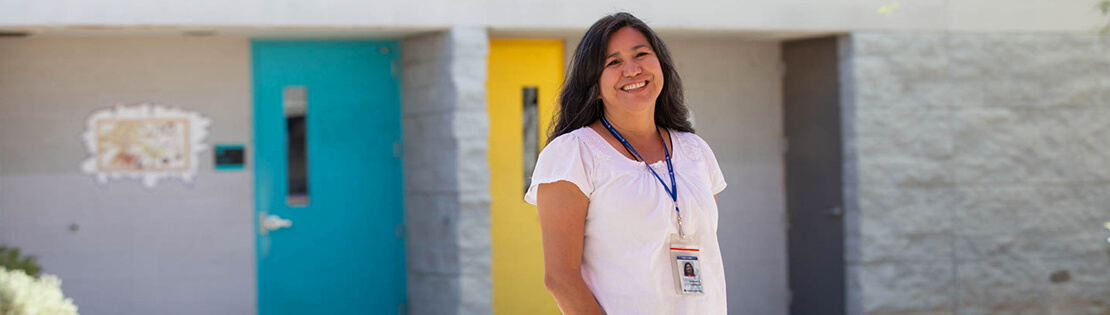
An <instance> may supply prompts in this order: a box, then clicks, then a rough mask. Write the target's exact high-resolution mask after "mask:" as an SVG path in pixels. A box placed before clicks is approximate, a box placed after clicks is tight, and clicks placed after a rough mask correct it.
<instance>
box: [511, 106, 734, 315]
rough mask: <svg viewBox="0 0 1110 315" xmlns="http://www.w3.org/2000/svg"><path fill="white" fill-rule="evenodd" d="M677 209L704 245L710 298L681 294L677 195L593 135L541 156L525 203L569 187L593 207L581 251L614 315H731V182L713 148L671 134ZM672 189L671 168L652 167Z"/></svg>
mask: <svg viewBox="0 0 1110 315" xmlns="http://www.w3.org/2000/svg"><path fill="white" fill-rule="evenodd" d="M670 134H671V143H672V144H673V146H674V148H673V149H672V151H673V152H674V153H673V154H672V156H671V162H672V164H673V165H674V171H675V181H676V183H677V184H678V207H679V209H680V210H681V215H682V226H683V229H684V230H685V232H686V234H687V235H692V234H697V235H698V236H699V237H700V238H701V251H700V253H701V255H700V256H701V257H700V259H699V260H700V261H701V269H702V270H701V276H702V283H703V288H704V289H705V294H704V295H679V294H677V293H675V287H674V280H673V278H672V277H671V274H670V273H671V264H670V249H669V248H668V244H667V242H668V237H669V236H670V234H672V233H678V229H677V225H676V223H675V222H676V220H675V215H676V212H675V209H674V205H673V202H672V201H671V197H670V195H668V194H667V192H666V191H665V190H664V189H663V186H662V185H661V184H660V183H659V180H658V179H656V178H655V176H654V175H652V174H651V172H650V171H648V170H647V167H645V166H644V162H641V161H635V160H631V159H628V158H627V157H625V156H623V155H622V154H621V153H620V152H618V151H617V149H616V148H614V147H613V146H611V145H609V143H608V142H606V141H605V139H604V138H602V137H601V135H600V134H598V133H597V131H594V130H593V129H591V128H590V127H582V128H580V129H578V130H575V131H572V132H570V133H567V134H563V135H561V136H559V137H557V138H555V139H554V140H552V141H551V142H550V143H548V145H547V147H545V148H544V149H543V151H542V152H540V156H539V160H538V161H537V162H536V169H535V172H534V173H533V175H532V184H531V187H529V188H528V192H527V193H526V194H525V195H524V200H525V201H527V202H528V203H530V204H536V187H537V186H538V185H539V184H544V183H553V182H557V181H568V182H571V183H573V184H575V185H577V186H578V189H580V190H581V191H582V193H583V194H585V195H586V196H587V197H589V198H590V205H589V208H588V209H587V213H586V223H585V235H584V240H583V247H582V279H583V280H585V282H586V285H587V286H588V287H589V288H590V291H591V292H593V294H594V297H595V298H597V301H598V303H599V304H600V305H601V308H602V309H603V310H604V311H605V312H606V313H608V314H725V313H726V312H727V309H728V307H727V305H726V295H725V272H724V265H723V264H722V261H721V250H720V246H719V245H718V243H717V203H716V201H715V200H714V199H713V196H714V195H716V194H717V193H719V192H720V191H721V190H723V189H724V188H725V185H726V184H725V179H724V176H723V175H722V174H721V169H720V166H719V165H718V164H717V159H716V157H714V156H713V151H712V150H711V149H710V148H709V145H708V144H706V143H705V141H704V140H702V139H701V137H698V136H697V135H695V134H692V133H688V132H674V131H672V132H671V133H670ZM652 167H653V168H654V169H655V171H656V172H657V173H659V175H660V176H662V177H664V178H665V181H666V182H667V185H670V178H666V177H669V176H668V175H667V165H666V162H664V161H659V162H656V163H654V164H652Z"/></svg>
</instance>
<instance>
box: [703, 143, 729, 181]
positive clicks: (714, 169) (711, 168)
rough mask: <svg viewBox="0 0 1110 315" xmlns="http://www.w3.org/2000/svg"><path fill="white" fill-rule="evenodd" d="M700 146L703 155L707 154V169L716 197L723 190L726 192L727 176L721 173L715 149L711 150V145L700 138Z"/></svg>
mask: <svg viewBox="0 0 1110 315" xmlns="http://www.w3.org/2000/svg"><path fill="white" fill-rule="evenodd" d="M698 145H700V146H701V152H702V154H705V156H704V157H705V167H706V171H707V172H708V173H709V183H710V185H711V186H710V187H712V190H713V194H714V195H716V194H718V193H720V192H721V191H722V190H725V186H728V183H725V175H724V173H722V172H721V165H720V164H717V156H716V155H714V154H713V149H711V148H709V143H706V142H705V140H703V139H701V137H698Z"/></svg>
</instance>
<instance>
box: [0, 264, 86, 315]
mask: <svg viewBox="0 0 1110 315" xmlns="http://www.w3.org/2000/svg"><path fill="white" fill-rule="evenodd" d="M0 314H3V315H77V306H76V305H74V304H73V299H68V298H66V297H65V295H63V294H62V280H60V279H58V277H55V276H53V275H42V276H41V277H38V278H35V277H32V276H30V275H28V274H27V273H26V272H23V270H8V269H7V268H4V267H0Z"/></svg>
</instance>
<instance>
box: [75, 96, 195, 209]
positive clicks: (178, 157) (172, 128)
mask: <svg viewBox="0 0 1110 315" xmlns="http://www.w3.org/2000/svg"><path fill="white" fill-rule="evenodd" d="M211 124H212V120H211V119H209V118H207V117H204V116H203V115H201V114H200V113H197V112H193V111H187V110H182V109H179V108H176V107H169V106H164V105H159V104H149V103H148V104H139V105H132V106H125V105H117V106H115V107H112V108H106V109H102V110H98V111H96V112H93V114H92V115H90V116H89V118H88V120H87V121H86V122H85V132H84V134H82V136H81V138H82V139H83V140H84V142H85V148H86V149H87V151H88V154H89V156H88V158H87V159H85V161H84V162H82V163H81V171H82V172H84V173H85V174H89V175H92V176H93V177H94V178H95V179H96V182H97V183H99V184H107V183H108V181H110V180H117V179H137V180H140V181H141V182H142V183H143V185H144V186H146V187H147V188H153V187H154V186H155V185H156V184H157V183H158V181H160V180H163V179H180V180H182V181H184V182H186V183H191V182H193V178H194V177H195V176H196V173H197V169H198V165H199V158H200V153H202V152H204V151H206V150H207V149H208V145H207V144H205V143H204V140H205V138H207V137H208V127H209V126H210V125H211Z"/></svg>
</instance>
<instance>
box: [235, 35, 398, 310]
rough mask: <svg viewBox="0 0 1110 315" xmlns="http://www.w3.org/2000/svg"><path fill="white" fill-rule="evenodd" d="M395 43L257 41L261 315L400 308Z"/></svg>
mask: <svg viewBox="0 0 1110 315" xmlns="http://www.w3.org/2000/svg"><path fill="white" fill-rule="evenodd" d="M397 48H398V45H397V42H395V41H295V42H294V41H259V40H256V41H253V42H252V47H251V49H252V57H253V67H254V68H253V74H254V137H255V139H254V141H255V143H254V144H255V150H256V156H255V165H254V171H255V191H256V196H255V198H256V200H255V204H256V207H257V209H256V212H257V221H256V227H257V229H256V231H255V233H257V235H258V238H257V239H258V242H257V244H258V246H257V254H258V256H257V257H258V312H259V314H261V315H277V314H397V313H398V312H402V311H403V310H404V308H405V305H404V304H405V261H404V257H405V254H404V240H403V239H402V236H403V234H402V230H401V224H402V222H403V205H402V201H403V199H402V198H403V196H402V190H401V189H402V188H401V187H402V186H401V176H402V175H401V157H400V145H401V103H400V99H399V94H400V93H399V90H400V89H399V87H398V82H397V77H396V76H394V75H393V67H392V66H393V64H394V61H395V60H396V59H397V58H398V56H399V54H398V51H397Z"/></svg>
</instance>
